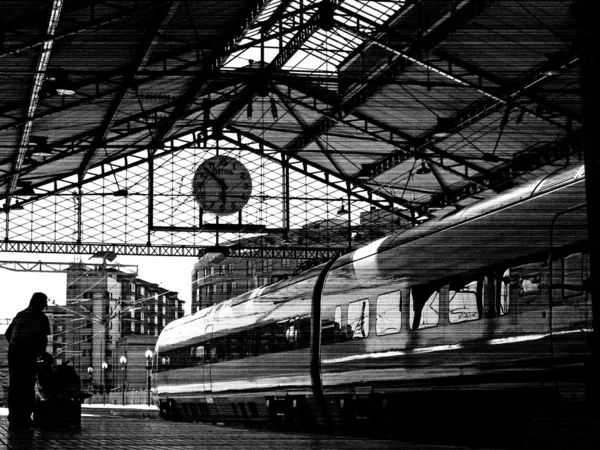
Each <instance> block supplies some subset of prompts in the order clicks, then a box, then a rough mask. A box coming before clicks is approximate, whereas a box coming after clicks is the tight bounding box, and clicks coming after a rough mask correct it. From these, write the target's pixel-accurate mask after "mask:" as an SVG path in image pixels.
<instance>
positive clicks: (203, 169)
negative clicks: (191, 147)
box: [192, 156, 252, 216]
mask: <svg viewBox="0 0 600 450" xmlns="http://www.w3.org/2000/svg"><path fill="white" fill-rule="evenodd" d="M192 190H193V193H194V198H195V199H196V202H198V204H199V205H200V207H201V208H202V209H203V210H205V211H207V212H210V213H212V214H216V215H217V216H227V215H229V214H234V213H236V212H238V211H240V210H241V209H242V208H243V207H244V206H246V203H248V200H249V199H250V194H252V178H251V177H250V172H248V169H246V167H244V165H243V164H242V163H241V162H239V161H238V160H237V159H234V158H230V157H229V156H215V157H213V158H210V159H207V160H206V161H204V162H203V163H202V164H200V166H198V168H197V169H196V173H195V174H194V180H193V182H192Z"/></svg>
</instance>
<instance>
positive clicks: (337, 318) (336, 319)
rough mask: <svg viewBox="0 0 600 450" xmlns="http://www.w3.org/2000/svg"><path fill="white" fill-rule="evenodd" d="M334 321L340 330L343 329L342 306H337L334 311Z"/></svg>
mask: <svg viewBox="0 0 600 450" xmlns="http://www.w3.org/2000/svg"><path fill="white" fill-rule="evenodd" d="M333 322H334V324H335V327H336V328H337V329H339V330H341V329H342V307H341V306H336V307H335V312H334V313H333Z"/></svg>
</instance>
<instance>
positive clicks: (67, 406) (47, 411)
mask: <svg viewBox="0 0 600 450" xmlns="http://www.w3.org/2000/svg"><path fill="white" fill-rule="evenodd" d="M89 396H90V395H89V394H81V393H78V394H73V395H68V396H57V397H51V398H48V399H46V400H37V401H36V402H35V406H34V410H33V422H34V425H35V426H36V427H40V428H51V429H69V428H70V429H80V428H81V402H82V400H83V399H84V398H86V397H89Z"/></svg>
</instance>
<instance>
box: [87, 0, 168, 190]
mask: <svg viewBox="0 0 600 450" xmlns="http://www.w3.org/2000/svg"><path fill="white" fill-rule="evenodd" d="M178 6H179V2H178V1H175V2H172V3H167V4H165V5H163V6H161V7H160V8H159V9H158V11H157V12H156V16H155V22H154V26H153V27H151V29H149V30H148V31H147V32H146V34H145V38H144V42H143V43H142V46H141V50H140V52H139V53H138V54H137V55H136V57H135V58H134V60H133V61H132V63H131V66H130V69H129V71H128V72H127V74H126V76H125V79H124V80H123V82H122V83H121V86H120V88H119V91H118V93H117V95H116V97H115V99H114V100H113V102H112V104H111V105H110V107H109V109H108V111H107V113H106V116H105V117H104V120H103V122H102V125H101V126H100V129H99V130H98V132H97V134H96V138H95V140H94V145H93V146H92V148H90V150H88V152H87V153H86V155H85V157H84V158H83V162H82V164H81V167H80V169H79V178H80V179H81V178H83V176H84V175H85V173H86V172H87V171H88V170H89V169H90V166H91V164H92V161H93V160H94V156H95V155H96V152H97V151H98V149H99V148H100V147H101V146H102V145H103V143H104V141H105V140H106V138H107V136H108V133H109V132H110V130H111V128H112V126H113V124H114V122H115V118H116V115H117V113H118V112H119V109H120V108H121V105H122V104H123V102H124V101H125V98H126V96H127V93H128V92H129V90H130V89H131V88H132V86H133V85H134V82H135V77H136V74H137V72H138V70H140V69H143V68H144V66H145V65H146V63H147V62H148V58H149V57H150V55H151V54H152V51H153V50H154V47H155V46H156V44H157V42H158V40H159V38H160V33H161V31H162V30H163V28H164V27H165V26H166V25H167V24H168V22H169V21H170V20H171V17H172V16H173V13H174V12H175V10H176V9H177V7H178ZM149 28H150V27H149Z"/></svg>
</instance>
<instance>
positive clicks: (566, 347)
mask: <svg viewBox="0 0 600 450" xmlns="http://www.w3.org/2000/svg"><path fill="white" fill-rule="evenodd" d="M589 276H590V272H589V256H588V254H586V253H582V252H574V253H570V254H568V255H564V257H561V258H558V259H555V260H554V261H553V264H552V278H551V280H552V285H551V287H552V291H551V294H550V297H551V299H552V324H551V325H552V326H551V330H552V331H551V332H552V347H553V349H552V350H553V359H554V367H555V368H556V382H557V385H558V387H559V388H560V391H561V394H562V396H563V398H565V399H567V400H583V395H584V393H585V386H584V377H583V372H582V370H583V364H584V361H585V359H586V357H587V356H588V354H589V352H590V350H591V349H590V347H589V345H588V343H587V336H588V334H589V332H590V331H591V296H590V295H589V293H588V292H587V290H586V280H588V279H589Z"/></svg>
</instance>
